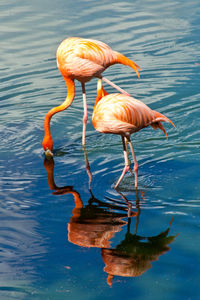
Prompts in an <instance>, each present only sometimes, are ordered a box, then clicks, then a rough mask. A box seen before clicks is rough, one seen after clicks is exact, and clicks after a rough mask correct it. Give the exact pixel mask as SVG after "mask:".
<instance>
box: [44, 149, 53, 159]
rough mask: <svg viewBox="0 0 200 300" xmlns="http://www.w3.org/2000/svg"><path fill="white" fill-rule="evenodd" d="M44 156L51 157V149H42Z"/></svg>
mask: <svg viewBox="0 0 200 300" xmlns="http://www.w3.org/2000/svg"><path fill="white" fill-rule="evenodd" d="M44 154H45V157H46V158H51V157H53V153H52V152H51V150H49V149H47V150H45V151H44Z"/></svg>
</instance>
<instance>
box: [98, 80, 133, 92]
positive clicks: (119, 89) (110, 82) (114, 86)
mask: <svg viewBox="0 0 200 300" xmlns="http://www.w3.org/2000/svg"><path fill="white" fill-rule="evenodd" d="M101 79H102V80H103V81H105V82H106V83H108V84H109V85H111V86H112V87H113V88H114V89H116V90H118V91H119V92H120V93H122V94H124V95H127V96H130V94H128V93H127V92H126V91H125V90H123V89H122V88H120V87H119V86H118V85H116V84H114V83H113V82H112V81H110V80H109V79H107V78H105V77H102V78H101Z"/></svg>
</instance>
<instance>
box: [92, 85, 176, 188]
mask: <svg viewBox="0 0 200 300" xmlns="http://www.w3.org/2000/svg"><path fill="white" fill-rule="evenodd" d="M161 122H170V123H171V124H172V125H173V126H174V127H175V125H174V124H173V123H172V121H171V120H170V119H168V118H167V117H165V116H164V115H162V114H161V113H159V112H157V111H155V110H151V109H150V108H149V107H148V106H147V105H145V104H144V103H143V102H141V101H139V100H137V99H135V98H132V97H129V96H127V95H123V94H117V93H116V94H110V95H109V94H108V93H107V92H106V91H105V90H104V89H103V87H102V82H101V81H100V80H99V81H98V83H97V98H96V102H95V106H94V111H93V116H92V123H93V126H94V127H95V129H96V130H97V131H99V132H102V133H113V134H119V135H121V137H122V144H123V151H124V160H125V166H124V169H123V172H122V174H121V176H120V178H119V179H118V181H117V183H116V185H115V188H116V187H117V186H118V185H119V184H120V182H121V180H122V179H123V177H124V175H125V174H126V173H127V172H128V171H131V168H130V161H129V159H128V149H127V148H128V147H127V143H126V140H125V139H127V141H128V144H129V146H130V150H131V153H132V156H133V160H134V172H135V187H136V188H137V185H138V180H137V177H138V163H137V160H136V156H135V153H134V151H133V146H132V144H131V140H130V135H131V134H132V133H134V132H137V131H139V130H140V129H142V128H145V127H147V126H149V125H150V126H152V127H153V128H154V129H157V128H160V129H161V130H162V131H163V132H164V134H165V135H166V137H167V133H166V131H165V129H164V127H163V125H162V123H161Z"/></svg>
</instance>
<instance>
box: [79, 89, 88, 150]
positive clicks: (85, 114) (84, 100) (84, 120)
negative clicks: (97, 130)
mask: <svg viewBox="0 0 200 300" xmlns="http://www.w3.org/2000/svg"><path fill="white" fill-rule="evenodd" d="M81 84H82V92H83V109H84V114H83V134H82V145H83V146H84V145H85V134H86V125H87V119H88V113H87V101H86V92H85V83H81Z"/></svg>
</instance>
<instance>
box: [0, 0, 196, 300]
mask: <svg viewBox="0 0 200 300" xmlns="http://www.w3.org/2000/svg"><path fill="white" fill-rule="evenodd" d="M0 11H1V13H0V32H1V56H0V61H1V63H0V70H1V72H0V82H1V85H0V106H1V110H0V130H1V139H0V168H1V178H0V195H1V202H0V219H1V225H0V230H1V234H0V298H1V299H77V298H79V299H81V300H82V299H104V298H105V297H106V298H107V299H114V298H115V299H121V298H122V297H123V298H125V299H132V298H133V297H134V298H135V299H198V298H199V293H200V289H199V280H200V276H199V271H200V270H199V259H200V256H199V246H200V244H199V238H198V236H199V227H200V198H199V192H200V176H199V168H200V160H199V146H200V143H199V134H200V129H199V116H200V113H199V110H200V104H199V96H200V89H199V71H200V65H199V64H200V57H199V53H200V40H199V25H200V19H199V16H200V8H199V1H196V0H192V1H189V2H188V1H165V2H164V3H162V2H160V1H153V0H152V1H141V0H140V1H134V3H133V1H130V0H127V1H125V2H122V1H100V2H96V1H95V2H94V1H89V0H88V1H81V0H79V1H76V2H74V1H69V0H68V1H64V0H59V1H42V2H41V1H37V0H34V1H31V2H30V3H29V2H27V1H24V0H19V1H14V0H11V1H9V2H8V1H4V0H2V1H1V3H0ZM68 36H81V37H86V38H95V39H98V40H102V41H104V42H106V43H108V44H109V45H111V46H112V48H113V49H115V50H118V51H120V52H122V53H124V54H125V55H126V56H128V57H129V58H131V59H133V60H134V61H135V62H137V64H138V65H140V66H141V68H142V72H141V79H140V80H139V79H137V78H136V75H135V74H134V73H133V71H132V70H131V69H129V68H127V67H125V66H120V65H116V66H112V67H111V68H109V69H108V70H107V71H106V72H105V73H104V74H105V75H106V76H107V77H108V78H109V79H110V80H113V81H114V82H115V83H116V84H119V85H120V86H121V87H122V88H124V89H126V90H127V91H128V92H129V93H130V94H132V95H133V96H135V97H136V98H138V99H140V100H142V101H144V102H145V103H146V104H148V105H149V106H150V107H151V108H152V109H156V110H158V111H160V112H161V113H164V114H166V115H167V116H168V117H169V118H171V119H172V121H173V122H174V123H175V125H176V129H174V128H173V127H172V126H170V125H168V124H166V126H165V128H166V130H167V132H168V136H169V139H168V141H167V140H166V139H165V137H164V136H163V133H162V132H158V131H156V132H154V131H153V130H152V129H151V128H148V129H145V130H143V131H140V132H139V133H137V134H135V135H134V136H133V138H132V140H133V145H134V147H135V152H136V155H137V158H138V161H139V165H140V169H139V189H138V193H137V192H136V191H135V189H134V186H133V178H132V176H131V175H127V176H126V178H125V180H124V181H123V183H122V184H121V186H120V189H119V193H118V192H117V191H115V190H114V189H113V184H114V183H115V182H116V180H117V179H118V177H119V175H120V173H121V170H122V168H123V155H122V146H121V140H120V138H119V137H117V136H111V135H106V136H105V135H101V134H99V133H97V132H95V130H94V129H93V127H92V124H91V115H92V109H93V104H94V101H95V94H96V80H95V79H93V80H92V81H91V82H89V83H88V84H87V86H86V88H87V95H88V110H89V122H88V126H87V137H86V146H87V147H86V148H87V155H88V159H89V163H90V170H91V173H92V182H91V192H90V190H89V177H88V174H87V172H86V168H85V158H84V152H83V150H82V147H81V131H82V110H83V109H82V95H81V87H80V84H78V83H76V98H75V100H74V102H73V104H72V106H71V107H70V108H69V109H68V110H67V111H65V112H63V113H60V114H58V115H57V116H55V117H54V118H53V119H52V135H53V138H54V144H55V154H56V155H55V157H54V162H53V161H50V162H48V161H44V156H43V151H42V146H41V142H42V139H43V121H44V117H45V114H46V112H47V111H48V110H49V109H50V108H51V107H53V106H56V105H58V104H60V103H61V102H62V101H63V99H64V98H65V96H66V88H65V84H64V82H63V79H62V77H61V76H60V74H59V72H58V70H57V67H56V61H55V53H56V48H57V46H58V45H59V43H60V42H61V41H62V40H63V39H64V38H66V37H68ZM106 87H107V86H106ZM107 90H108V91H109V92H112V91H113V90H112V88H110V87H107ZM75 201H76V207H75ZM131 206H132V214H131V217H130V218H128V211H129V213H130V210H131Z"/></svg>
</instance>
